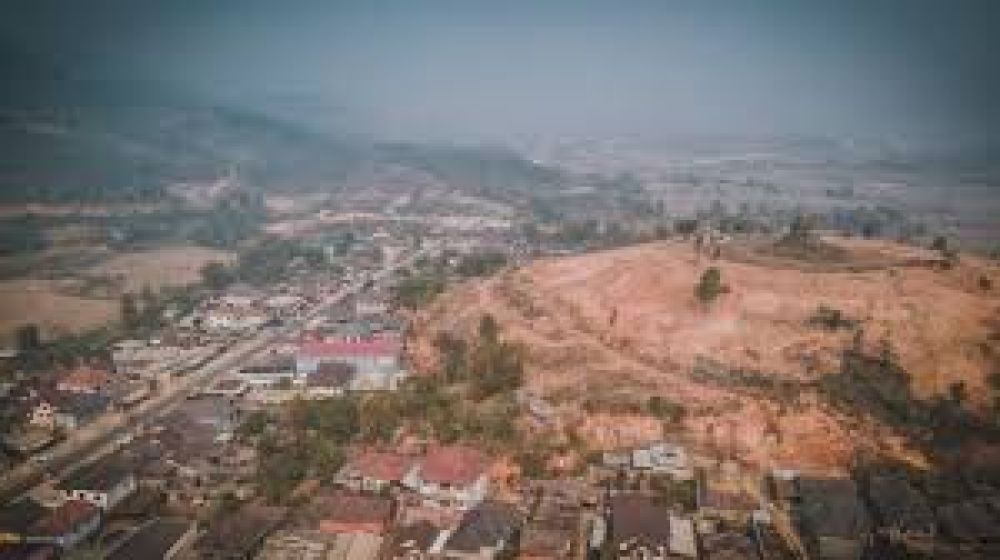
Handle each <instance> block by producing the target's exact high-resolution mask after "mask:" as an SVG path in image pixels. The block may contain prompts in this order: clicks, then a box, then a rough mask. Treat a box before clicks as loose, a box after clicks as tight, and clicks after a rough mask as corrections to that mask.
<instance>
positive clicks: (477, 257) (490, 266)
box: [455, 251, 507, 276]
mask: <svg viewBox="0 0 1000 560" xmlns="http://www.w3.org/2000/svg"><path fill="white" fill-rule="evenodd" d="M506 264H507V256H506V255H504V254H503V253H501V252H499V251H490V252H484V253H476V254H473V255H467V256H465V257H463V258H462V259H461V260H460V261H459V263H458V266H456V267H455V272H456V273H458V274H460V275H462V276H488V275H490V274H493V273H494V272H496V271H498V270H500V269H501V268H503V267H504V266H505V265H506Z"/></svg>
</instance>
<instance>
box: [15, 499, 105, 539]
mask: <svg viewBox="0 0 1000 560" xmlns="http://www.w3.org/2000/svg"><path fill="white" fill-rule="evenodd" d="M100 525H101V512H100V510H99V509H97V507H96V506H94V505H93V504H91V503H90V502H87V501H83V500H68V501H66V502H64V503H63V504H62V505H61V506H59V507H57V508H56V509H54V510H52V511H51V512H50V513H48V514H47V515H46V516H44V517H42V518H41V519H40V520H38V521H37V522H36V523H35V524H34V525H33V526H32V527H31V529H30V535H29V536H28V538H27V541H28V542H30V543H38V544H51V545H54V546H58V547H59V548H64V549H65V548H73V547H74V546H76V545H78V544H80V543H81V542H82V541H84V540H86V539H87V538H88V537H90V536H91V535H93V534H94V533H96V532H97V529H98V528H99V527H100Z"/></svg>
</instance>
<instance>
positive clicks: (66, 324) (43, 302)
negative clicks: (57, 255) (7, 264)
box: [0, 279, 118, 346]
mask: <svg viewBox="0 0 1000 560" xmlns="http://www.w3.org/2000/svg"><path fill="white" fill-rule="evenodd" d="M117 315H118V301H116V300H110V299H91V298H82V297H77V296H73V295H68V294H66V293H65V292H64V286H63V285H62V283H61V282H57V281H52V280H41V279H21V280H8V281H4V282H0V344H3V345H4V346H6V345H10V344H13V342H14V334H15V333H16V332H17V328H18V327H19V326H21V325H23V324H26V323H35V324H37V325H39V327H41V330H42V336H43V337H44V338H50V337H53V336H56V335H59V334H65V333H79V332H82V331H86V330H89V329H92V328H96V327H99V326H101V325H103V324H105V323H107V322H108V321H110V320H112V319H114V318H115V317H117Z"/></svg>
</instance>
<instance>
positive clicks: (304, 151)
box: [0, 49, 558, 203]
mask: <svg viewBox="0 0 1000 560" xmlns="http://www.w3.org/2000/svg"><path fill="white" fill-rule="evenodd" d="M2 50H3V49H0V51H2ZM26 60H28V57H24V56H14V55H10V54H9V53H7V54H6V55H0V70H2V71H3V72H4V73H5V74H4V75H5V78H10V79H9V80H8V83H7V84H6V85H5V89H4V90H3V92H0V201H2V202H8V203H10V202H24V201H47V202H75V201H95V202H98V201H145V200H155V199H157V198H159V197H161V196H163V194H164V192H165V188H166V187H167V186H168V185H170V184H173V183H177V182H186V181H208V180H212V179H215V178H217V177H220V176H222V175H225V174H227V173H228V172H229V171H231V170H232V169H233V168H236V169H238V171H239V176H240V179H241V182H243V183H244V184H246V185H247V186H249V187H251V188H259V189H266V190H289V189H294V190H327V189H331V188H337V187H339V185H341V184H343V183H344V181H345V179H347V178H348V177H349V176H350V175H351V174H352V173H353V172H355V171H356V170H358V169H360V168H361V167H362V166H367V167H370V166H371V165H379V164H389V163H391V164H394V165H403V166H409V167H413V168H416V169H420V170H421V171H424V172H430V173H432V174H434V175H437V176H438V177H440V178H441V179H443V180H445V181H450V182H456V183H460V184H461V185H463V186H471V187H482V188H487V189H497V188H499V189H509V188H514V189H523V188H530V187H532V186H533V185H536V184H537V183H540V182H541V183H548V182H552V181H553V180H555V179H556V177H557V175H558V174H557V173H556V172H554V171H552V170H548V169H543V168H541V167H539V166H537V165H535V164H533V163H532V162H530V161H528V160H525V159H523V158H521V157H520V156H518V155H516V154H514V153H512V152H507V151H503V150H496V149H478V148H436V147H435V148H431V147H426V146H417V145H406V144H392V145H385V144H378V143H376V142H373V141H370V140H367V139H364V138H362V137H359V136H358V135H352V134H346V133H345V134H342V135H337V134H332V133H323V132H317V131H315V130H311V129H309V128H306V127H304V126H300V125H298V124H294V123H291V122H288V121H285V120H282V119H279V118H274V117H272V116H269V115H265V114H261V113H258V112H255V111H251V110H247V109H243V108H238V107H234V106H231V105H226V104H220V103H217V102H214V101H211V100H206V99H204V98H201V97H199V96H197V95H193V94H190V93H187V92H181V91H178V90H177V89H175V88H172V87H169V86H165V85H162V84H152V83H130V82H116V81H83V80H75V79H70V78H65V77H63V74H62V73H60V72H59V71H56V70H52V69H50V67H47V66H46V65H44V64H41V63H37V61H31V60H28V61H27V62H25V61H26Z"/></svg>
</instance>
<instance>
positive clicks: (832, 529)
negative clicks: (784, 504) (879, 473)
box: [795, 477, 871, 560]
mask: <svg viewBox="0 0 1000 560" xmlns="http://www.w3.org/2000/svg"><path fill="white" fill-rule="evenodd" d="M798 486H799V496H800V500H801V503H800V504H799V506H798V507H797V508H796V509H795V511H796V514H797V518H798V521H799V526H800V532H801V533H802V541H803V542H804V543H805V545H806V547H807V549H809V550H810V551H811V555H812V556H814V557H815V558H818V559H821V560H850V559H856V558H861V555H862V552H863V550H864V548H865V545H866V544H867V542H868V540H869V534H870V530H871V521H870V519H869V517H868V512H867V510H866V509H865V508H864V506H863V504H862V503H861V500H860V498H859V497H858V491H857V486H856V485H855V484H854V482H853V481H852V480H851V479H849V478H811V477H802V478H799V482H798Z"/></svg>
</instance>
